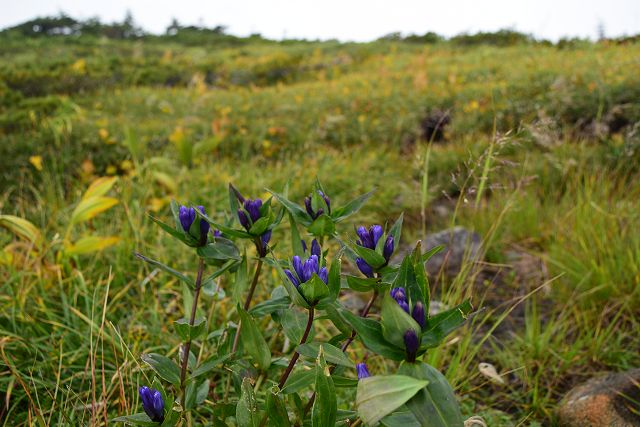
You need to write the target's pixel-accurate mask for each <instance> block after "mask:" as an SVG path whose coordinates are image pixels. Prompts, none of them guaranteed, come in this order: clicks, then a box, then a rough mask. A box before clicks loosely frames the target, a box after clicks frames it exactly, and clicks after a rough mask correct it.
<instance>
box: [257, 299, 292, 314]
mask: <svg viewBox="0 0 640 427" xmlns="http://www.w3.org/2000/svg"><path fill="white" fill-rule="evenodd" d="M289 305H291V298H289V297H288V296H285V297H280V298H273V299H268V300H266V301H262V302H261V303H259V304H256V305H255V306H254V307H253V308H252V309H251V310H249V313H251V316H253V317H262V316H266V315H268V314H271V313H275V312H277V311H280V310H287V309H288V308H289Z"/></svg>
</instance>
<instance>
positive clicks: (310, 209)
mask: <svg viewBox="0 0 640 427" xmlns="http://www.w3.org/2000/svg"><path fill="white" fill-rule="evenodd" d="M318 194H319V195H320V197H322V198H323V199H324V203H325V204H326V205H327V211H328V212H327V214H330V213H331V200H330V199H329V197H328V196H327V195H326V194H324V193H323V192H322V191H320V190H318ZM304 207H305V209H306V211H307V213H308V214H309V216H310V217H311V218H312V219H316V218H318V217H319V216H320V215H322V214H323V213H325V212H324V209H322V208H319V209H318V210H317V211H314V210H313V207H312V206H311V195H309V196H308V197H305V198H304Z"/></svg>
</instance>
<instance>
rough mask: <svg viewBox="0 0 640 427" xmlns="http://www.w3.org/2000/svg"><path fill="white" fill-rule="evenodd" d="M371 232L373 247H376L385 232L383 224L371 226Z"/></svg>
mask: <svg viewBox="0 0 640 427" xmlns="http://www.w3.org/2000/svg"><path fill="white" fill-rule="evenodd" d="M369 233H370V234H371V242H372V246H373V247H372V248H371V249H375V248H376V246H377V245H378V240H380V238H381V237H382V234H383V233H384V230H383V229H382V226H381V225H377V224H376V225H372V226H371V228H370V229H369Z"/></svg>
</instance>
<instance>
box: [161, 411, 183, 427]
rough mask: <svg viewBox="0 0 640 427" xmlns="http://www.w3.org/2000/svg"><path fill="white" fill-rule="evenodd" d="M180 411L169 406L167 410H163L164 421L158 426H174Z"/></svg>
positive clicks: (178, 418)
mask: <svg viewBox="0 0 640 427" xmlns="http://www.w3.org/2000/svg"><path fill="white" fill-rule="evenodd" d="M180 416H181V412H178V411H174V410H173V408H170V409H169V411H165V414H164V421H163V422H162V424H160V427H175V426H176V425H177V424H178V421H180Z"/></svg>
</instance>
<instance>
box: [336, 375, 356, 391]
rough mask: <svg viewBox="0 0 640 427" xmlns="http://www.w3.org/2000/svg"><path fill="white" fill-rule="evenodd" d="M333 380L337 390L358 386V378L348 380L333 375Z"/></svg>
mask: <svg viewBox="0 0 640 427" xmlns="http://www.w3.org/2000/svg"><path fill="white" fill-rule="evenodd" d="M331 378H332V379H333V385H334V386H335V387H336V388H338V387H340V388H355V387H357V386H358V380H357V379H356V378H347V377H341V376H338V375H332V376H331Z"/></svg>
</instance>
